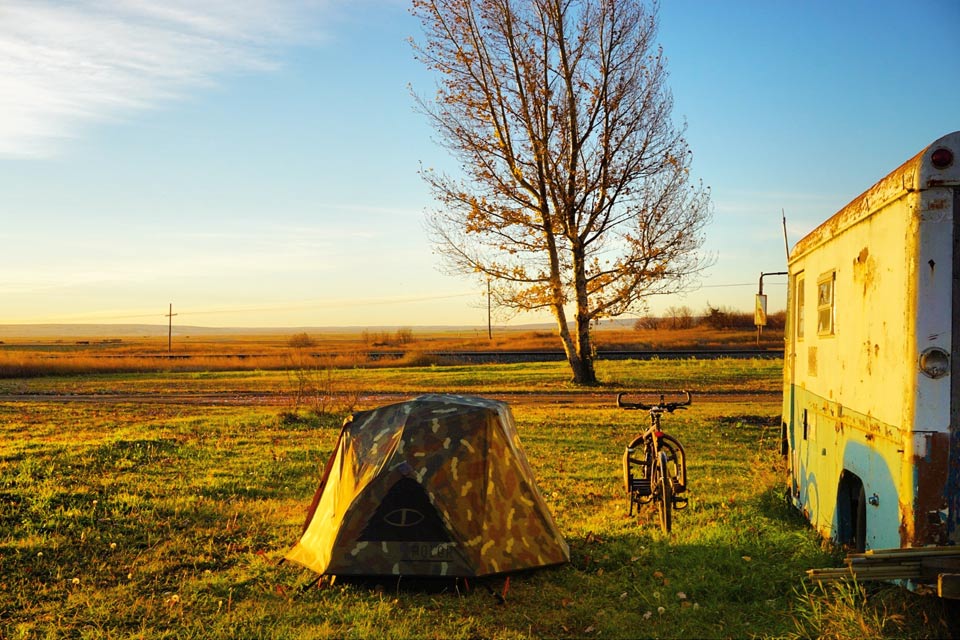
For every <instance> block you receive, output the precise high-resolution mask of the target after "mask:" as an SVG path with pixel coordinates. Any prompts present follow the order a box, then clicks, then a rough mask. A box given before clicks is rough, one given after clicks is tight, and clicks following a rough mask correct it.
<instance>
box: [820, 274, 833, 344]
mask: <svg viewBox="0 0 960 640" xmlns="http://www.w3.org/2000/svg"><path fill="white" fill-rule="evenodd" d="M836 275H837V272H836V271H831V272H829V273H826V274H824V275H822V276H820V279H819V280H818V281H817V334H818V335H821V336H826V335H833V333H834V326H833V324H834V322H833V321H834V307H835V305H834V292H833V285H834V282H835V281H836Z"/></svg>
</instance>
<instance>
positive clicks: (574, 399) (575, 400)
mask: <svg viewBox="0 0 960 640" xmlns="http://www.w3.org/2000/svg"><path fill="white" fill-rule="evenodd" d="M616 394H617V391H616V390H611V391H602V392H598V391H589V392H578V391H570V392H558V391H546V392H536V391H531V392H515V391H512V392H507V393H496V392H492V393H482V394H476V395H482V396H485V397H489V398H492V399H495V400H502V401H504V402H507V403H509V404H511V405H525V404H527V405H529V404H535V405H581V406H583V405H590V406H596V405H611V406H614V405H615V402H616ZM418 395H422V394H421V393H418V392H411V393H404V392H379V391H364V392H360V393H351V394H350V396H351V397H353V398H356V399H357V402H358V404H359V405H361V406H363V407H369V406H377V405H381V404H389V403H392V402H399V401H401V400H405V399H407V398H411V397H414V396H418ZM779 396H780V391H779V390H777V391H746V392H744V391H715V392H706V393H698V394H696V396H695V397H696V399H697V401H699V402H721V403H722V402H751V401H767V402H769V401H770V400H773V399H777V398H778V397H779ZM291 401H292V396H291V395H290V394H288V393H272V392H260V391H249V392H236V391H230V392H223V393H188V392H183V393H151V392H144V393H130V392H124V393H7V394H0V404H3V403H8V404H15V403H32V402H51V403H70V402H77V403H100V404H144V403H146V404H184V405H236V406H278V407H279V406H286V405H289V404H290V403H291Z"/></svg>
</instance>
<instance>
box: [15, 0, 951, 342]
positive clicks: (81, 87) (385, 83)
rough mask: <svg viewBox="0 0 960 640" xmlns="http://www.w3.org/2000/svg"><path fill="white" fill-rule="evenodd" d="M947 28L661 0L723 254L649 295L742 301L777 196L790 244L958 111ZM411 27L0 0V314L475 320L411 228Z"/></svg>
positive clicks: (667, 301) (775, 6) (415, 165)
mask: <svg viewBox="0 0 960 640" xmlns="http://www.w3.org/2000/svg"><path fill="white" fill-rule="evenodd" d="M958 29H960V2H958V1H957V0H919V1H917V2H912V3H906V4H904V3H902V2H888V1H885V0H884V1H874V2H867V1H858V2H843V1H834V2H826V1H810V2H776V1H772V0H767V1H759V0H757V1H744V2H733V1H730V2H720V1H713V2H708V1H706V0H703V1H694V0H663V3H662V6H661V11H660V42H661V44H662V45H663V47H664V50H665V53H666V55H667V58H668V69H669V71H670V86H671V88H672V90H673V94H674V118H675V121H676V122H678V123H681V122H684V121H685V122H686V123H687V127H688V129H687V133H688V136H687V138H688V140H689V142H690V146H691V148H692V150H693V153H694V162H693V167H694V171H695V173H696V176H697V177H698V178H701V179H702V180H703V181H704V183H706V184H708V185H710V186H711V189H712V192H713V201H714V206H715V215H714V221H713V223H712V224H711V226H710V227H709V228H708V231H707V247H706V248H707V250H708V251H710V252H711V253H713V254H714V255H715V256H716V264H715V266H714V267H713V269H712V270H711V271H710V272H709V273H708V274H707V276H706V277H705V278H704V279H703V282H702V284H703V287H702V288H701V289H700V290H699V291H696V292H693V293H690V294H688V295H686V296H685V297H682V298H681V297H676V296H674V297H662V298H654V299H651V301H650V306H651V310H652V311H653V312H655V313H656V312H659V311H662V310H663V309H664V308H666V307H668V306H671V305H675V306H679V305H688V306H690V307H691V308H692V309H694V310H695V311H699V310H702V309H703V307H704V306H705V305H706V303H707V302H709V303H711V304H713V305H723V306H729V307H734V308H742V309H750V308H751V305H752V302H753V294H754V293H755V290H756V283H757V279H758V276H759V274H760V272H761V271H781V270H783V269H784V268H785V255H784V253H785V252H784V243H783V235H782V227H781V210H784V211H785V212H786V216H787V229H788V237H789V240H790V243H791V245H792V244H793V243H794V242H796V240H798V239H799V238H800V237H801V236H802V235H803V234H805V233H806V232H808V231H810V230H811V229H813V228H814V227H815V226H816V225H817V224H819V222H821V221H822V220H823V219H825V218H827V217H829V216H830V215H831V214H832V213H833V212H835V211H836V210H838V209H839V208H840V207H842V206H843V205H845V204H846V203H847V202H849V201H850V200H851V199H853V198H854V197H856V196H857V195H858V194H859V193H861V192H862V191H864V190H865V189H866V188H868V187H869V186H870V185H871V184H873V182H875V181H876V180H878V179H879V178H880V177H882V176H883V175H884V174H886V173H887V172H889V171H890V170H892V169H894V168H895V167H897V166H898V165H899V164H901V163H902V162H903V161H905V160H906V159H908V158H909V157H910V156H912V155H913V154H914V153H916V152H917V151H919V150H920V149H921V148H922V147H924V146H926V145H927V144H929V143H930V142H932V141H933V140H935V139H936V138H938V137H939V136H941V135H943V134H945V133H948V132H950V131H954V130H957V129H960V87H958V78H960V38H957V35H956V34H957V32H958ZM409 37H414V38H418V37H419V25H418V23H417V22H416V21H415V20H414V19H413V18H412V17H411V16H410V15H409V12H408V3H407V2H401V1H390V0H352V1H346V0H342V1H341V0H325V1H322V0H321V1H316V2H280V1H279V0H276V1H270V0H263V1H253V2H244V1H242V0H235V1H220V0H218V1H216V2H192V1H187V0H182V1H181V0H175V1H173V0H165V1H164V2H156V3H152V2H147V1H145V0H144V1H140V0H123V1H119V2H99V1H93V0H90V1H83V0H77V1H75V2H60V1H49V2H48V1H44V0H0V248H2V251H0V324H15V323H40V322H42V323H62V322H96V323H102V322H117V323H128V322H137V323H139V322H146V323H163V322H165V318H163V314H165V313H166V312H167V305H168V304H169V303H171V302H172V303H173V305H174V311H175V312H177V313H178V314H180V315H179V316H178V318H177V321H178V322H180V323H182V324H191V325H204V326H346V325H361V326H380V325H388V326H417V325H481V326H482V325H484V324H485V323H486V307H485V300H484V297H483V292H484V290H483V287H482V286H481V284H480V283H478V282H475V281H471V280H468V279H462V278H457V277H454V276H450V275H445V274H444V273H442V272H441V271H440V270H439V268H438V267H439V264H438V260H437V258H436V256H435V255H433V253H432V251H431V247H430V244H429V242H428V240H427V238H426V237H425V233H424V229H423V222H422V221H423V214H424V212H425V210H427V209H428V208H429V207H431V206H432V204H433V203H432V200H431V197H430V194H429V192H428V191H427V189H426V188H425V186H424V185H423V183H422V182H421V181H420V179H419V177H418V175H417V171H418V169H419V168H420V166H421V163H422V165H423V166H428V167H440V168H443V167H451V166H452V162H451V160H450V158H449V157H448V156H447V154H446V152H445V151H444V150H443V149H441V148H440V147H438V146H436V145H435V144H434V143H433V142H432V137H433V134H432V131H431V130H430V128H429V126H428V124H427V122H426V121H425V120H424V118H423V117H422V116H420V115H418V114H417V113H415V112H414V110H413V101H412V99H411V97H410V93H409V89H408V86H410V85H412V86H413V88H414V90H415V91H417V92H418V93H425V94H429V93H431V92H432V86H433V79H432V78H431V77H430V76H429V75H428V73H427V72H426V71H425V70H424V69H423V68H422V66H420V65H419V64H418V63H417V62H416V61H415V60H414V59H413V56H412V52H411V50H410V47H409V44H408V43H407V39H408V38H409ZM780 282H783V279H782V278H769V279H767V280H766V281H765V290H766V292H767V293H769V294H770V295H771V300H770V308H771V310H772V309H777V308H782V307H783V304H784V303H783V293H784V289H785V286H784V285H782V284H779V283H780ZM544 319H545V318H544V317H543V316H539V317H538V316H518V317H513V318H510V319H509V320H508V319H506V318H501V320H500V321H501V322H507V321H508V322H509V323H511V324H520V323H525V322H534V321H541V320H544Z"/></svg>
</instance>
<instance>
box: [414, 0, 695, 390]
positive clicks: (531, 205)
mask: <svg viewBox="0 0 960 640" xmlns="http://www.w3.org/2000/svg"><path fill="white" fill-rule="evenodd" d="M657 9H658V7H657V5H656V4H654V5H652V6H649V7H648V6H647V5H645V4H644V3H643V2H642V1H641V0H414V9H413V11H414V14H415V15H416V16H417V17H418V18H419V19H420V20H421V23H422V25H423V29H424V34H425V42H423V43H414V45H413V46H414V50H415V53H416V56H417V58H418V59H419V60H421V61H422V62H424V63H425V64H426V66H427V67H428V68H429V69H431V70H433V71H434V72H436V73H437V77H438V83H437V92H436V95H435V96H434V97H433V98H432V99H426V98H423V97H417V96H415V98H416V99H417V104H418V106H419V108H420V110H421V111H422V112H423V113H424V114H426V115H427V117H428V118H429V119H430V120H431V122H432V124H433V126H434V127H435V129H436V131H437V132H438V135H439V138H440V141H441V143H443V144H444V146H446V147H447V148H448V149H449V150H450V151H451V152H452V153H453V155H454V156H455V157H456V158H457V159H458V160H459V163H460V165H461V166H462V170H463V173H462V175H460V176H456V177H453V176H449V175H445V174H443V173H441V172H436V171H432V170H426V171H423V176H424V178H425V180H426V181H427V183H428V184H429V185H430V187H431V189H432V191H433V193H434V195H435V197H436V198H437V199H438V201H439V205H440V206H439V207H438V208H437V209H436V210H435V211H434V212H432V213H431V214H430V215H429V216H428V220H427V225H428V228H429V231H430V233H431V235H432V239H433V241H434V243H435V245H436V247H437V249H438V251H439V252H440V253H441V255H442V256H443V258H444V264H445V265H446V267H447V268H448V269H449V270H450V271H451V272H454V273H467V274H477V275H478V276H480V277H481V278H484V279H486V278H491V279H492V281H493V284H494V286H493V288H492V295H493V296H494V299H495V301H496V302H497V304H498V305H501V306H505V307H509V308H514V309H517V310H519V311H533V310H539V309H549V310H551V311H552V313H553V316H554V317H555V319H556V322H557V330H558V333H559V337H560V339H561V340H562V342H563V346H564V349H565V351H566V356H567V360H568V361H569V363H570V367H571V369H572V371H573V379H574V382H576V383H578V384H595V383H596V381H597V378H596V373H595V370H594V365H593V355H592V354H593V352H592V349H591V336H590V323H591V321H592V320H597V319H600V318H604V317H614V316H619V315H621V314H623V313H626V312H628V311H637V310H639V309H642V308H644V307H645V304H644V301H645V299H646V298H647V297H648V296H650V295H654V294H661V293H672V292H678V291H683V290H686V289H688V288H689V287H690V286H691V285H692V284H694V283H695V280H696V276H697V275H698V274H699V273H700V272H702V270H703V269H704V268H705V267H706V266H707V262H709V261H708V260H706V259H705V258H704V257H703V256H702V254H701V253H700V249H701V246H702V243H703V236H702V232H703V228H704V226H705V225H706V223H707V222H708V220H709V218H710V197H709V189H708V188H704V187H703V186H702V185H700V184H693V183H692V182H691V178H690V173H689V167H690V162H691V153H690V151H689V149H688V147H687V143H686V141H685V140H684V138H683V128H682V127H681V128H676V127H674V125H673V124H672V122H671V117H670V113H671V110H672V107H673V99H672V96H671V94H670V91H669V89H668V88H667V86H666V79H667V71H666V68H665V61H664V57H663V52H662V50H661V49H659V48H658V47H657V45H656V30H657V29H656V27H657ZM571 312H572V313H573V322H572V332H571V323H570V321H569V320H568V314H569V313H571Z"/></svg>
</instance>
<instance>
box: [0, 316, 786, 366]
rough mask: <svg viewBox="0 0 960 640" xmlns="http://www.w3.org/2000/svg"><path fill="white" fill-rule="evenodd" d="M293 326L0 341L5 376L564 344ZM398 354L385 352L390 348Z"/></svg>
mask: <svg viewBox="0 0 960 640" xmlns="http://www.w3.org/2000/svg"><path fill="white" fill-rule="evenodd" d="M292 335H294V334H277V335H240V334H224V335H217V336H202V337H189V336H186V337H184V336H180V337H176V338H175V339H174V340H173V344H172V348H171V349H170V350H169V351H168V349H167V340H166V339H162V338H155V337H154V338H149V337H148V338H133V339H128V338H124V339H122V340H121V339H115V338H110V337H102V338H84V339H79V340H78V339H48V340H36V339H16V338H14V339H6V340H5V341H4V343H3V344H0V378H31V377H37V376H41V375H79V374H89V373H126V372H138V371H141V372H142V371H186V372H189V371H236V370H279V369H296V368H299V367H301V366H304V365H306V366H310V367H316V366H320V367H324V368H342V367H357V366H363V367H367V366H383V365H384V364H390V365H397V364H401V365H426V364H431V363H444V362H449V358H445V357H444V356H443V355H442V354H443V353H444V352H463V351H558V350H560V348H561V346H560V341H559V339H558V338H557V336H556V335H555V334H554V333H552V332H550V331H546V330H543V331H530V330H498V331H497V332H496V333H495V334H494V336H493V338H492V339H490V338H488V337H487V334H486V332H485V331H478V330H460V331H455V330H450V331H431V332H427V331H424V332H421V333H417V332H416V331H410V332H409V334H407V335H404V336H402V339H399V337H398V336H399V332H398V334H397V335H396V336H395V335H394V334H380V335H371V334H369V333H367V332H366V331H364V332H357V333H353V334H351V333H339V332H338V333H333V332H331V333H328V334H324V333H316V334H311V335H310V336H309V338H310V342H311V344H310V345H309V346H307V347H296V346H291V337H292ZM594 338H595V344H596V348H597V350H598V351H601V352H602V351H629V350H678V349H704V348H706V349H727V348H756V347H757V343H756V333H754V332H753V331H746V330H716V329H710V328H706V327H697V328H692V329H678V330H664V329H659V330H657V329H645V330H632V329H602V328H601V329H599V330H597V331H595V332H594ZM782 344H783V341H782V332H779V331H767V332H765V333H764V335H763V340H762V342H761V345H760V346H761V347H762V348H764V349H770V348H777V347H781V346H782ZM384 353H388V354H393V357H392V358H386V359H385V358H383V354H384Z"/></svg>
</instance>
